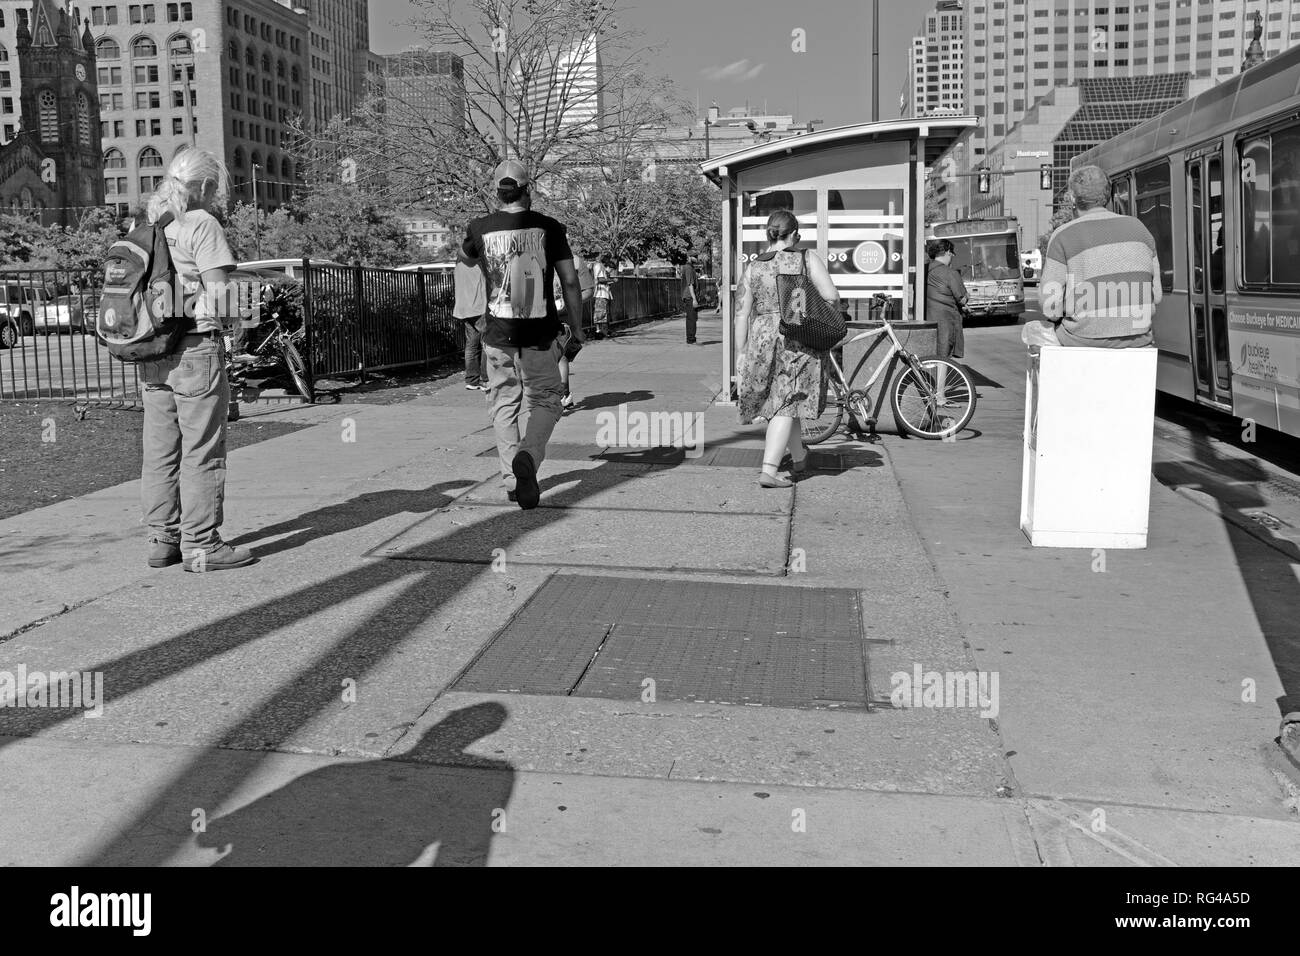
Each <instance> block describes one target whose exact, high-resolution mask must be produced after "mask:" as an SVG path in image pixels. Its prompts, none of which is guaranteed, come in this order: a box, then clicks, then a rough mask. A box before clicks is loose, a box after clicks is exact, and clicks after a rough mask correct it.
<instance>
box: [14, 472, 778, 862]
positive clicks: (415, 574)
mask: <svg viewBox="0 0 1300 956" xmlns="http://www.w3.org/2000/svg"><path fill="white" fill-rule="evenodd" d="M636 476H637V475H636V474H629V473H627V472H626V470H625V469H624V468H623V467H622V466H621V465H620V464H619V463H612V462H601V463H599V464H598V465H597V466H596V467H595V468H594V469H584V470H574V471H572V472H569V473H567V474H564V475H551V476H548V478H549V479H550V481H549V482H548V484H549V483H551V482H558V481H560V480H567V481H576V482H577V483H578V488H577V489H575V491H574V492H572V493H571V497H570V502H571V503H573V502H575V501H581V500H583V499H585V498H586V497H589V496H591V495H594V494H597V493H600V492H607V491H609V490H610V489H612V488H614V487H616V486H618V485H619V484H621V483H623V482H625V481H628V480H629V479H632V478H635V477H636ZM471 483H472V482H471ZM451 487H455V484H454V483H451V482H444V483H442V484H440V485H432V486H430V489H428V493H429V494H431V495H432V496H433V497H432V500H430V501H428V502H421V501H418V500H417V498H416V496H418V495H419V494H420V493H419V492H398V493H396V494H397V496H398V498H397V502H396V506H394V507H388V506H387V505H383V504H381V505H380V510H381V512H384V513H387V514H396V513H399V512H401V511H403V510H417V511H422V512H427V511H431V510H432V509H433V508H434V507H437V505H435V503H434V502H436V501H440V500H442V499H443V498H444V497H445V491H446V490H448V489H449V488H451ZM754 493H755V494H756V495H757V494H760V493H761V492H760V491H759V489H758V488H757V487H755V489H754ZM383 494H384V493H383V492H378V493H370V494H367V495H363V496H361V498H360V499H354V501H357V500H362V501H366V502H371V503H373V502H375V501H378V500H379V498H378V497H377V496H382V495H383ZM352 507H355V505H353V504H352V503H349V504H344V505H339V506H331V507H330V508H326V509H322V512H324V513H326V514H327V518H325V519H322V518H320V513H312V514H309V515H307V516H304V518H305V519H307V520H306V524H308V525H310V526H312V527H314V528H316V529H317V530H314V531H311V532H309V534H311V535H312V537H311V538H310V540H315V539H318V538H320V537H323V536H325V535H327V534H335V533H338V532H340V531H346V530H348V529H349V528H353V527H358V526H360V525H361V524H365V523H367V522H368V521H369V520H374V519H373V517H370V516H365V515H357V516H355V517H353V516H349V515H348V511H349V509H350V508H352ZM485 513H486V517H485V518H484V519H483V520H481V521H477V522H475V523H474V524H472V525H470V526H468V527H466V528H463V529H461V530H459V531H457V532H454V533H452V534H450V535H449V536H448V537H447V539H446V544H447V545H448V546H449V548H450V549H451V550H454V549H455V548H456V547H457V546H458V545H459V546H460V547H462V549H464V550H466V551H467V552H468V551H470V550H471V546H473V551H474V552H475V553H477V552H478V550H479V547H478V546H479V545H481V543H482V542H483V540H484V537H485V536H487V537H488V538H489V539H490V540H491V541H493V542H494V544H495V546H497V547H500V548H503V549H505V550H506V551H507V552H509V549H510V548H511V546H512V545H513V543H514V542H515V541H516V540H517V539H518V538H519V536H520V535H522V534H529V533H533V532H536V531H538V530H540V529H541V528H545V527H547V526H549V525H550V524H551V523H553V522H556V521H560V520H563V519H565V518H566V517H569V516H570V515H571V514H572V512H571V511H570V510H569V509H567V508H554V509H551V508H543V509H539V510H538V511H536V512H534V516H535V517H534V518H533V519H532V520H531V521H530V522H529V523H528V526H527V527H526V528H521V526H520V523H519V522H518V520H517V518H518V515H519V512H517V511H514V510H507V509H501V510H496V509H492V510H490V511H486V512H485ZM302 524H303V522H302V521H301V520H299V521H295V520H290V521H287V522H281V523H279V524H278V525H274V526H272V527H271V528H268V529H264V530H263V531H262V532H258V534H257V537H262V536H264V535H265V534H267V533H270V532H273V531H275V530H276V529H280V530H281V531H282V532H284V531H289V532H291V531H295V530H301V526H302ZM301 543H304V541H303V539H302V537H301V536H292V535H291V537H290V538H289V539H287V543H285V544H284V545H283V546H281V547H277V546H276V545H272V546H271V547H272V550H268V551H264V552H263V553H264V554H272V553H276V551H279V550H284V549H286V548H289V547H294V546H296V545H297V544H301ZM389 557H390V558H407V560H383V561H368V562H366V563H364V564H361V565H360V566H358V567H355V568H352V569H349V570H347V571H344V572H341V573H338V574H335V575H332V576H330V577H328V578H325V579H323V580H319V581H317V582H316V583H314V584H311V585H309V586H307V587H303V588H301V589H299V590H298V591H296V592H294V593H292V594H289V595H276V596H275V597H273V598H269V599H267V600H265V601H263V602H261V603H259V604H256V605H254V606H253V607H250V608H241V609H239V610H236V611H233V612H232V613H230V614H228V615H226V616H224V617H221V618H219V619H217V620H214V621H210V622H207V623H204V624H201V625H199V626H196V627H193V628H190V629H188V630H186V631H184V632H182V633H180V634H177V635H175V636H174V637H171V638H168V639H166V640H163V641H162V642H160V643H158V644H155V645H153V646H150V647H147V648H141V649H139V650H135V651H131V652H129V653H126V654H123V655H121V656H119V657H117V658H116V659H114V660H111V661H107V662H105V663H103V664H102V665H98V666H96V668H95V669H96V670H98V671H101V672H102V673H103V677H104V685H103V686H104V689H105V705H106V707H107V708H109V709H110V712H111V707H112V704H113V702H114V701H115V700H121V699H122V698H125V697H127V696H129V695H131V694H133V693H136V692H138V691H143V690H145V689H146V688H148V687H150V686H151V685H153V684H154V683H157V682H161V681H164V680H167V679H169V678H174V677H176V676H177V675H180V674H184V673H185V672H186V671H188V670H190V669H191V668H193V667H196V666H198V665H200V664H203V663H205V662H208V661H211V660H214V659H216V658H218V657H220V656H221V655H223V654H226V653H229V652H230V651H234V650H237V649H239V648H242V647H245V646H248V645H252V644H254V643H255V642H257V641H259V640H261V639H263V638H266V637H268V636H269V635H271V634H273V633H276V632H278V631H280V630H282V629H283V628H286V627H290V626H292V625H294V624H296V623H298V622H300V621H304V620H306V619H308V618H311V617H314V616H316V615H320V614H321V613H322V612H323V611H326V610H328V609H331V608H337V607H339V606H341V605H344V604H347V603H349V602H352V601H353V600H354V599H356V598H358V597H361V596H363V595H366V594H370V593H374V592H377V591H380V590H385V591H392V590H393V588H392V586H393V585H395V584H401V585H402V587H401V589H400V590H397V591H395V592H393V593H391V595H390V596H389V597H388V599H387V600H386V601H385V602H384V604H383V605H382V607H380V608H379V609H378V610H376V611H374V612H373V613H372V614H371V615H370V616H369V617H368V618H366V619H364V620H361V621H357V622H356V623H355V624H352V625H351V626H348V627H347V628H346V629H345V630H344V631H343V633H341V634H339V635H338V636H337V637H335V638H334V639H332V640H328V641H326V642H324V643H323V644H322V646H321V647H320V648H319V649H318V650H317V651H316V653H315V654H312V655H310V656H309V657H306V658H305V659H303V660H302V662H301V663H300V664H299V665H298V666H296V667H293V668H292V669H291V670H290V671H289V672H287V673H285V674H284V675H283V679H282V680H281V681H280V683H279V685H278V686H277V687H276V688H275V690H274V691H272V692H270V693H269V694H266V695H264V696H263V697H262V698H261V699H260V700H259V702H258V703H257V704H256V706H255V707H254V708H253V709H252V710H251V711H250V712H248V713H247V714H246V715H244V716H243V717H241V718H240V719H238V720H237V721H235V722H234V723H232V724H231V725H229V726H227V727H226V728H225V729H224V732H222V733H221V734H220V735H219V736H218V737H217V738H216V739H215V740H213V741H212V742H211V743H210V744H209V745H208V748H217V749H220V748H233V749H244V750H273V749H275V748H278V747H280V746H282V745H283V744H284V743H286V742H287V741H290V740H291V739H292V738H293V737H294V736H295V735H296V734H297V733H299V732H300V731H301V730H302V729H303V728H304V727H306V726H307V725H308V724H310V723H311V722H312V721H314V720H316V719H317V718H318V717H319V716H320V715H322V714H328V713H334V712H336V711H337V710H338V707H339V680H340V677H341V676H345V677H349V678H352V679H353V680H355V681H356V682H357V684H358V685H361V684H362V683H363V682H364V680H365V679H366V677H367V676H368V675H369V674H370V673H371V671H372V670H373V669H374V668H375V667H376V666H377V665H379V664H380V663H381V662H382V661H384V660H386V659H387V658H388V657H389V656H390V655H392V654H393V653H395V652H397V651H399V650H400V649H401V648H402V646H403V645H404V644H405V643H406V642H407V641H409V640H411V639H412V638H413V637H414V636H415V635H416V634H417V633H419V632H420V629H421V628H422V627H423V626H424V625H425V624H426V623H427V622H428V621H429V620H430V619H431V618H433V617H434V616H435V615H436V614H437V613H438V612H439V610H440V609H441V608H442V607H443V606H444V605H445V604H447V603H448V602H451V601H453V600H454V599H455V598H456V597H457V596H458V595H459V594H460V593H461V592H463V591H465V590H466V589H468V588H469V587H471V586H472V585H473V584H474V583H475V581H476V580H477V579H478V578H479V577H480V576H482V575H485V574H490V573H491V571H490V568H489V567H488V566H486V565H478V564H459V563H456V564H450V563H443V564H432V565H431V564H430V562H428V561H425V560H420V556H419V554H418V553H416V552H415V550H414V549H408V551H406V552H403V553H399V554H393V555H389ZM232 583H234V584H237V583H238V581H237V580H234V581H232ZM440 693H441V691H440ZM74 716H75V717H79V716H80V711H74V710H72V709H20V710H19V709H10V708H6V709H5V710H4V711H3V712H0V734H3V735H12V736H14V737H21V736H31V735H35V734H38V733H40V732H41V731H44V730H47V729H50V728H52V727H55V726H57V725H59V724H61V723H63V722H64V721H66V720H70V719H72V718H73V717H74ZM212 719H213V721H214V723H219V722H220V721H221V720H222V714H220V713H215V712H214V713H213V714H212ZM3 746H4V744H3V743H0V747H3ZM227 771H228V761H226V760H223V759H222V757H221V755H219V754H215V753H214V752H213V750H212V749H203V750H199V751H198V752H197V755H196V756H195V758H194V759H193V760H192V761H191V762H190V763H189V764H188V766H187V767H185V769H184V770H182V771H181V772H179V773H178V774H177V776H176V777H175V778H174V780H173V781H172V783H171V784H170V785H169V786H168V787H167V788H166V789H165V790H164V791H162V792H160V793H158V794H157V795H156V796H155V797H154V798H153V799H152V800H151V801H150V803H149V804H148V805H147V806H144V807H141V808H139V810H138V812H137V813H136V816H135V818H134V821H133V823H131V824H129V825H127V826H125V827H124V828H123V829H122V830H121V831H119V832H118V833H117V834H115V835H113V836H111V837H110V838H109V839H108V840H107V842H106V843H105V844H104V845H103V847H102V849H101V850H100V851H99V852H98V853H96V854H95V855H94V857H93V858H92V859H90V860H88V861H87V862H88V863H92V864H100V863H112V862H115V861H121V860H130V861H131V863H132V864H135V865H160V864H163V863H165V862H167V860H168V859H169V858H170V857H171V856H172V853H173V852H174V851H175V849H177V848H179V847H182V846H185V845H187V844H188V843H189V842H190V841H191V840H192V839H193V834H192V833H191V830H190V826H191V815H190V813H191V809H192V808H193V807H194V806H204V807H217V806H220V805H222V804H223V803H225V802H227V801H228V800H229V799H230V797H231V795H232V794H233V793H234V792H235V790H236V789H237V788H238V786H239V784H240V780H238V779H233V778H232V777H231V776H230V775H229V774H228V772H227ZM250 772H251V770H250ZM474 802H475V801H473V800H469V803H471V804H473V803H474ZM230 826H231V827H233V828H234V829H233V830H232V831H231V832H235V833H239V834H247V833H251V832H253V830H252V829H250V828H251V827H253V825H252V824H249V825H244V824H242V818H241V821H240V823H239V825H236V823H235V822H234V821H232V822H231V824H230ZM241 827H244V829H241ZM142 829H143V830H145V831H147V832H148V833H149V834H150V839H148V840H147V841H145V845H144V846H140V845H138V842H137V841H134V840H133V834H135V833H137V832H140V831H141V830H142ZM159 833H170V834H174V837H175V839H174V841H172V842H171V843H170V845H169V843H168V840H167V839H162V840H160V839H158V836H157V835H158V834H159ZM244 838H245V839H246V836H245V837H244ZM229 842H234V841H233V840H231V841H229Z"/></svg>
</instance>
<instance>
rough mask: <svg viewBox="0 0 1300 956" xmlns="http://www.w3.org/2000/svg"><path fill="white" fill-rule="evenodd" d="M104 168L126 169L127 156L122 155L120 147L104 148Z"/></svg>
mask: <svg viewBox="0 0 1300 956" xmlns="http://www.w3.org/2000/svg"><path fill="white" fill-rule="evenodd" d="M104 168H105V169H126V157H125V156H123V155H122V151H121V150H120V149H116V148H114V149H107V150H104Z"/></svg>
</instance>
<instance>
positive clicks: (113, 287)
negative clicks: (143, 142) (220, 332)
mask: <svg viewBox="0 0 1300 956" xmlns="http://www.w3.org/2000/svg"><path fill="white" fill-rule="evenodd" d="M173 218H174V217H173V216H172V215H171V213H167V214H166V215H164V216H163V217H162V218H161V219H159V220H158V221H157V222H155V223H152V224H147V225H143V226H140V227H139V228H137V229H135V230H133V231H132V232H131V234H130V235H128V236H127V237H126V238H125V239H119V240H118V241H117V242H115V243H113V245H112V246H111V247H110V248H109V250H108V255H106V256H105V257H104V284H103V290H104V291H103V295H102V296H101V298H100V300H99V316H98V318H97V319H96V320H95V334H96V335H97V336H99V338H100V340H101V341H103V343H104V344H105V345H106V346H107V347H108V352H109V354H110V355H112V356H113V357H114V358H116V359H118V360H120V361H122V362H130V363H134V362H148V361H150V360H152V359H158V358H162V357H163V356H164V355H170V354H171V353H172V352H174V351H175V350H176V346H177V344H178V343H179V342H180V338H181V336H182V335H184V334H185V333H186V332H190V331H193V329H194V323H193V322H192V321H189V320H188V319H187V317H186V316H185V315H184V312H185V309H184V307H183V302H184V297H183V296H181V295H180V294H179V289H178V286H177V283H178V281H179V277H178V276H177V275H176V267H175V266H174V265H173V264H172V257H171V252H170V251H169V250H168V248H167V236H166V234H165V233H164V230H165V229H166V228H167V225H168V223H170V222H171V221H172V219H173ZM178 304H181V307H180V308H177V306H178ZM176 312H180V313H182V314H181V315H176V314H174V313H176Z"/></svg>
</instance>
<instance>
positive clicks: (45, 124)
mask: <svg viewBox="0 0 1300 956" xmlns="http://www.w3.org/2000/svg"><path fill="white" fill-rule="evenodd" d="M36 104H37V109H38V111H39V113H40V127H41V142H43V143H57V142H58V141H59V104H58V100H57V99H56V98H55V96H54V91H53V90H41V92H40V93H38V94H37V96H36Z"/></svg>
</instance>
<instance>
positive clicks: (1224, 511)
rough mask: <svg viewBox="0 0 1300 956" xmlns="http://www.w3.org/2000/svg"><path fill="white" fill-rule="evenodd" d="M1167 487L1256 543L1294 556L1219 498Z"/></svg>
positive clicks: (1202, 492) (1275, 539) (1181, 487)
mask: <svg viewBox="0 0 1300 956" xmlns="http://www.w3.org/2000/svg"><path fill="white" fill-rule="evenodd" d="M1165 487H1168V488H1170V490H1171V491H1173V492H1175V493H1176V494H1180V495H1182V496H1183V497H1184V498H1186V499H1187V500H1188V501H1191V502H1193V503H1195V504H1197V505H1200V506H1201V507H1202V508H1204V509H1205V510H1206V511H1209V512H1211V513H1212V514H1215V515H1217V516H1218V517H1219V518H1221V519H1222V520H1223V521H1226V522H1227V523H1228V524H1230V525H1233V526H1234V527H1236V528H1240V529H1241V530H1242V531H1244V532H1246V534H1248V535H1250V536H1251V537H1252V538H1254V539H1255V540H1256V541H1258V542H1260V543H1261V544H1265V545H1268V546H1269V547H1270V548H1272V549H1273V550H1274V551H1276V552H1278V553H1279V554H1281V555H1283V556H1285V557H1286V558H1288V559H1290V558H1292V557H1293V555H1292V554H1291V553H1290V552H1288V551H1287V550H1286V549H1285V548H1283V547H1282V546H1281V545H1279V544H1278V541H1277V538H1275V537H1274V536H1273V535H1271V534H1268V533H1267V532H1266V530H1265V529H1264V528H1263V527H1261V526H1260V524H1259V523H1258V522H1256V521H1251V520H1250V518H1248V517H1246V516H1245V515H1244V514H1242V513H1241V512H1240V511H1238V510H1237V509H1236V508H1229V507H1226V506H1225V505H1224V504H1223V503H1222V502H1220V501H1219V499H1218V498H1215V497H1214V496H1213V495H1211V494H1209V493H1207V492H1204V491H1200V490H1198V489H1196V488H1187V487H1184V486H1181V485H1178V486H1169V485H1166V486H1165Z"/></svg>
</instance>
